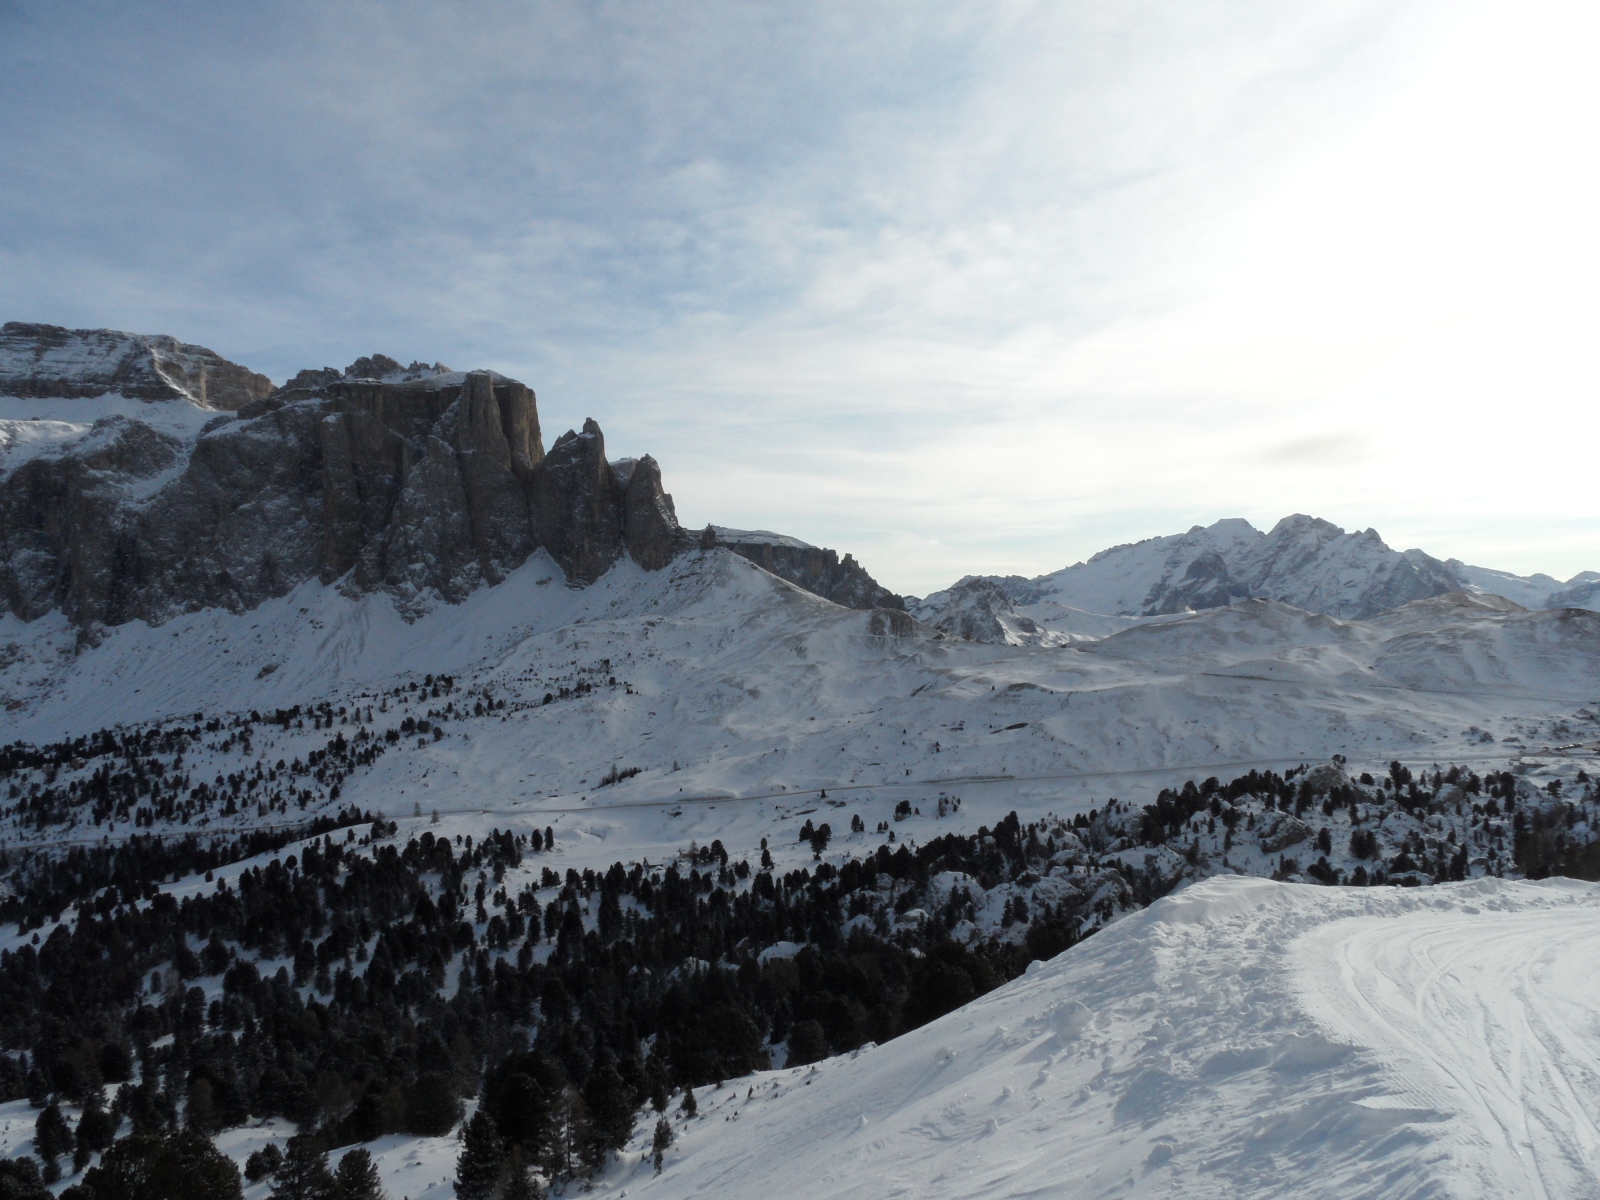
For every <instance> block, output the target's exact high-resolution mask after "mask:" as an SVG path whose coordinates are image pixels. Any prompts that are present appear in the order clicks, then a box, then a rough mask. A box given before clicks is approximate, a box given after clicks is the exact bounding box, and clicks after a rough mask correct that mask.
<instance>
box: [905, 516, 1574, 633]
mask: <svg viewBox="0 0 1600 1200" xmlns="http://www.w3.org/2000/svg"><path fill="white" fill-rule="evenodd" d="M1450 592H1473V593H1484V594H1491V595H1499V596H1505V597H1506V598H1508V599H1511V600H1514V601H1516V602H1517V603H1518V604H1520V605H1522V606H1523V607H1525V608H1565V607H1573V608H1583V607H1593V606H1596V605H1597V604H1600V575H1597V574H1596V573H1595V572H1592V571H1586V572H1583V573H1582V574H1580V575H1576V576H1574V577H1573V578H1572V579H1571V580H1569V581H1568V582H1567V583H1566V584H1565V585H1563V584H1562V583H1560V582H1559V581H1558V580H1556V579H1554V578H1552V577H1551V576H1548V575H1535V576H1528V577H1524V576H1518V575H1512V574H1510V573H1509V572H1505V571H1493V570H1489V569H1487V568H1483V567H1471V566H1467V565H1465V564H1464V563H1462V562H1460V561H1459V560H1456V559H1451V560H1448V561H1444V562H1441V561H1440V560H1439V559H1436V558H1434V557H1432V556H1431V555H1428V554H1425V553H1423V552H1422V551H1421V550H1405V551H1397V550H1393V549H1391V548H1390V547H1389V546H1387V545H1386V544H1385V543H1384V541H1383V539H1382V538H1381V537H1379V536H1378V532H1377V531H1376V530H1374V529H1367V530H1363V531H1361V532H1357V533H1346V532H1345V531H1344V530H1343V529H1340V528H1339V527H1338V526H1337V525H1333V524H1331V523H1330V522H1327V521H1322V520H1319V519H1317V518H1315V517H1307V516H1303V515H1298V514H1297V515H1295V516H1290V517H1285V518H1284V519H1283V520H1281V521H1279V522H1278V523H1277V524H1276V525H1274V526H1273V527H1272V529H1271V531H1270V532H1267V533H1262V532H1261V531H1260V530H1258V529H1256V528H1255V527H1254V526H1252V525H1251V524H1250V523H1249V522H1248V521H1244V520H1242V519H1239V518H1232V519H1228V520H1222V521H1218V522H1216V523H1215V524H1213V525H1210V526H1204V527H1202V526H1199V525H1197V526H1195V527H1194V528H1193V529H1191V530H1189V531H1188V532H1187V533H1182V534H1174V535H1171V536H1169V537H1158V538H1149V539H1147V540H1145V541H1142V542H1136V543H1133V544H1130V545H1124V546H1113V547H1112V548H1111V549H1109V550H1102V551H1101V552H1100V553H1099V554H1096V555H1095V556H1094V557H1093V558H1091V559H1089V561H1087V562H1081V563H1077V564H1075V565H1073V566H1070V567H1066V568H1064V569H1063V570H1060V571H1055V572H1053V573H1051V574H1049V575H1040V576H1038V577H1036V578H1033V579H1024V578H1022V577H1020V576H1015V575H1013V576H967V577H966V578H964V579H962V580H961V581H960V582H958V583H957V584H955V585H954V586H953V587H951V588H949V589H947V590H945V591H942V592H935V593H933V594H931V595H929V596H927V597H924V598H921V599H918V598H916V597H911V598H908V600H907V609H908V611H910V612H911V613H912V614H913V615H914V616H916V617H917V618H918V619H919V620H921V621H924V622H926V623H928V624H930V625H932V626H934V627H935V628H938V629H943V630H946V631H947V632H950V633H952V634H954V635H956V636H960V637H966V638H969V639H972V640H978V641H990V642H997V643H1006V644H1010V645H1024V644H1034V643H1038V644H1049V643H1050V642H1051V641H1052V640H1057V641H1059V640H1068V639H1070V638H1071V637H1073V636H1075V635H1078V634H1081V633H1083V632H1089V631H1093V630H1095V626H1096V622H1095V621H1093V620H1092V619H1090V618H1091V617H1092V616H1100V617H1120V618H1153V617H1162V616H1170V615H1172V614H1175V613H1182V612H1190V611H1195V610H1200V609H1206V608H1216V607H1220V606H1222V605H1227V604H1233V603H1236V602H1237V601H1239V600H1241V599H1245V598H1259V599H1270V600H1278V601H1282V602H1283V603H1285V604H1292V605H1294V606H1295V607H1296V608H1302V609H1305V610H1306V611H1307V612H1314V613H1324V614H1326V615H1328V616H1336V617H1344V618H1347V619H1357V620H1360V619H1364V618H1367V617H1372V616H1375V615H1377V614H1378V613H1380V612H1384V611H1386V610H1388V609H1392V608H1398V607H1399V606H1401V605H1403V604H1407V603H1409V602H1411V601H1413V600H1423V599H1428V598H1430V597H1434V596H1441V595H1445V594H1447V593H1450Z"/></svg>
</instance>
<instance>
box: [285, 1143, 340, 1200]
mask: <svg viewBox="0 0 1600 1200" xmlns="http://www.w3.org/2000/svg"><path fill="white" fill-rule="evenodd" d="M272 1179H273V1182H272V1200H334V1198H335V1195H336V1193H335V1192H334V1183H333V1173H332V1172H331V1171H329V1170H328V1156H327V1154H325V1153H324V1152H323V1151H322V1150H321V1149H320V1148H319V1147H318V1145H317V1143H316V1142H315V1141H314V1140H313V1139H311V1138H309V1137H306V1136H305V1135H303V1134H302V1135H301V1136H299V1137H292V1138H290V1139H289V1152H288V1153H287V1154H285V1155H284V1156H283V1162H282V1163H281V1164H280V1165H279V1167H278V1169H277V1171H276V1172H275V1173H274V1174H273V1177H272Z"/></svg>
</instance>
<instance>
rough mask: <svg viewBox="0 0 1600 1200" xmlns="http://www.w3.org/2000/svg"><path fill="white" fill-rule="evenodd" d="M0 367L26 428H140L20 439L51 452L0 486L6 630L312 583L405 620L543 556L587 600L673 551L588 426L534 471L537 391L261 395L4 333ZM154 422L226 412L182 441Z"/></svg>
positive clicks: (206, 361) (126, 349)
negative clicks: (63, 408) (633, 566)
mask: <svg viewBox="0 0 1600 1200" xmlns="http://www.w3.org/2000/svg"><path fill="white" fill-rule="evenodd" d="M0 351H3V352H0V393H4V394H8V395H11V396H14V397H25V398H27V399H29V400H30V401H32V402H33V403H32V410H33V411H35V412H48V411H49V402H50V401H51V400H52V399H55V400H58V401H64V400H74V401H75V403H76V405H77V407H76V408H75V409H74V412H75V413H76V414H77V415H80V416H81V415H82V403H83V402H82V399H81V398H84V397H90V396H104V397H105V398H106V399H108V400H110V399H112V398H114V397H116V396H119V395H120V396H121V397H124V398H127V397H136V398H138V399H141V400H147V401H149V402H150V405H151V409H152V413H151V416H150V418H148V419H145V418H143V416H142V414H141V415H136V416H129V415H127V414H126V413H125V412H120V411H119V412H114V413H112V414H111V415H106V416H100V417H98V418H96V419H94V420H92V423H87V424H86V423H83V422H81V421H80V422H79V423H77V424H73V423H72V422H70V421H67V422H59V421H57V422H48V421H46V420H45V419H44V418H41V417H37V416H35V417H34V418H33V420H34V421H36V422H39V423H41V424H50V425H51V426H52V428H53V429H54V430H55V431H56V434H57V436H56V438H55V441H54V442H53V443H51V444H49V445H48V446H46V447H45V448H44V449H42V450H41V449H38V448H37V446H35V452H34V453H32V454H31V456H29V455H27V454H20V455H19V454H14V455H12V456H11V457H12V462H11V463H9V464H7V465H9V466H12V469H11V470H9V471H7V472H6V473H5V474H4V475H3V476H0V596H3V599H4V604H5V607H6V609H8V610H10V611H12V612H15V613H16V614H17V615H18V616H20V617H22V618H24V619H28V620H31V619H34V618H36V617H39V616H42V615H44V614H45V613H47V612H50V611H51V610H53V609H60V610H61V611H62V612H64V613H65V614H66V615H67V616H68V617H69V618H70V619H71V620H72V621H74V622H75V623H77V624H78V625H80V626H87V627H93V626H95V625H117V624H121V623H123V622H126V621H130V620H134V619H143V620H146V621H150V622H152V623H160V622H162V621H164V620H166V619H167V618H169V617H171V616H173V615H175V614H177V613H180V612H184V611H194V610H197V609H200V608H205V607H220V608H225V609H229V610H231V611H235V612H238V611H243V610H246V609H250V608H254V607H255V606H256V605H259V604H260V603H261V602H262V601H264V600H267V599H269V598H271V597H275V596H281V595H284V594H285V593H287V592H289V591H290V590H292V589H293V588H294V587H296V586H297V585H299V584H300V583H302V582H304V581H306V580H308V579H313V578H315V579H320V580H321V581H322V582H324V583H333V582H335V581H342V586H343V587H345V588H346V589H348V590H351V591H354V592H374V591H379V590H382V591H386V592H388V593H390V594H391V595H392V596H393V597H394V598H395V600H396V602H397V604H398V605H399V607H400V608H401V610H402V612H405V613H407V614H412V615H414V614H415V613H417V612H420V611H422V610H424V609H426V608H427V607H429V606H430V605H431V604H433V603H435V602H436V601H437V600H440V599H443V600H446V601H456V600H459V599H461V598H462V597H463V596H465V595H466V594H467V593H468V592H470V591H472V590H473V589H474V588H476V587H478V586H480V585H483V584H492V583H496V582H498V581H499V580H501V579H502V578H504V576H505V574H506V573H507V572H508V571H510V570H512V569H514V568H515V567H517V566H518V565H519V564H521V563H522V562H523V561H525V560H526V559H527V558H528V556H529V555H530V554H532V553H533V552H534V551H535V550H536V549H539V548H543V549H544V550H546V551H548V552H549V554H550V555H551V556H552V557H553V558H554V559H555V560H556V562H557V563H559V564H560V566H561V567H562V569H563V570H564V571H565V572H566V574H567V576H568V578H569V580H572V581H576V582H590V581H593V580H594V579H596V578H598V577H599V576H600V575H601V574H603V573H604V572H605V571H606V570H607V569H608V568H609V567H610V566H611V564H612V563H613V562H615V561H616V560H617V559H618V558H619V557H621V556H623V555H624V554H626V555H628V556H630V557H632V558H633V559H634V560H635V561H636V562H638V563H639V564H640V565H641V566H644V567H645V568H647V569H657V568H659V567H661V566H663V565H665V564H666V562H667V561H668V560H670V558H671V557H672V555H673V554H674V553H675V552H676V550H677V549H678V548H680V546H682V545H684V544H687V543H688V541H689V539H688V538H687V536H686V535H684V534H683V533H682V531H681V530H680V529H679V527H678V522H677V518H676V516H675V515H674V511H673V506H672V499H671V497H670V496H668V495H667V494H666V493H665V492H664V491H663V490H662V487H661V473H660V470H659V468H658V467H657V466H656V463H655V461H654V460H653V459H651V458H650V457H648V456H646V457H644V458H642V459H639V460H637V461H633V460H629V461H626V462H622V463H618V464H612V463H610V462H608V461H607V459H606V454H605V438H604V435H603V434H602V433H601V430H600V427H599V426H598V425H597V424H595V422H594V421H592V420H590V421H587V422H585V423H584V427H583V429H582V431H581V432H575V431H568V432H567V433H565V434H563V435H562V436H561V437H560V438H558V439H557V440H556V442H555V444H554V445H553V446H551V447H550V450H549V452H548V453H546V451H545V448H544V445H543V442H542V439H541V437H540V431H539V417H538V410H537V406H536V403H535V398H534V394H533V392H532V391H531V390H530V389H528V388H527V387H525V386H524V385H523V384H521V383H519V382H517V381H516V380H514V379H507V378H505V377H503V376H500V375H497V374H495V373H493V372H490V371H472V372H452V371H449V370H447V369H445V368H443V367H442V366H439V365H435V366H433V367H426V366H424V365H422V364H420V363H413V364H412V366H411V367H410V368H401V366H400V364H399V363H398V362H396V361H395V360H393V359H389V358H386V357H384V356H381V355H380V356H375V357H373V358H370V359H361V360H358V361H357V362H356V363H354V364H352V365H351V367H350V368H348V369H347V370H345V371H343V372H340V371H336V370H333V369H331V368H328V369H323V370H320V371H302V372H301V373H300V374H299V375H297V376H296V377H295V378H294V379H292V380H290V381H289V383H287V384H286V385H285V386H283V387H281V388H278V389H276V390H272V389H271V388H270V384H269V381H267V380H266V379H265V378H264V377H262V376H259V375H254V374H252V373H251V372H248V371H246V370H245V369H244V368H242V367H237V366H235V365H234V364H231V363H227V362H225V361H224V360H222V359H220V358H218V357H217V356H216V355H214V354H212V353H211V352H210V351H208V350H202V349H199V348H197V347H190V346H183V345H181V344H180V343H177V342H175V341H173V340H172V339H170V338H154V337H143V336H137V335H128V334H118V333H112V332H109V331H104V330H92V331H66V330H59V329H55V328H54V327H49V326H26V325H16V324H11V325H7V326H6V327H5V340H4V342H3V344H0ZM168 406H182V407H183V408H185V409H187V411H189V412H193V410H194V407H195V406H198V407H200V408H201V409H213V408H227V409H229V410H230V411H228V412H218V414H217V415H216V416H215V417H214V418H212V419H211V420H210V421H208V422H206V423H205V424H204V425H203V426H201V427H200V428H198V429H197V430H192V432H188V433H186V432H185V430H184V427H183V423H182V421H174V420H172V419H169V418H170V414H158V413H156V412H155V410H157V409H161V408H166V407H168ZM89 415H90V416H91V417H93V416H94V415H95V414H94V413H93V411H91V412H90V413H89ZM25 423H28V422H11V424H25ZM191 429H192V426H191ZM18 458H20V459H21V461H20V462H18V461H17V459H18Z"/></svg>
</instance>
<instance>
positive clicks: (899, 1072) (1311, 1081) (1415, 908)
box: [599, 876, 1600, 1200]
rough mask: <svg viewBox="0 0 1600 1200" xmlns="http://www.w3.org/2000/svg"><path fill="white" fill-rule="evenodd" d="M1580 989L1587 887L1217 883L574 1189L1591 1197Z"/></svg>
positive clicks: (1596, 1147)
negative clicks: (663, 1152) (653, 1156)
mask: <svg viewBox="0 0 1600 1200" xmlns="http://www.w3.org/2000/svg"><path fill="white" fill-rule="evenodd" d="M1597 988H1600V887H1597V886H1595V885H1592V884H1583V883H1575V882H1572V881H1565V880H1563V881H1548V882H1543V883H1522V882H1509V881H1504V880H1479V881H1476V882H1471V883H1463V884H1448V885H1443V886H1440V887H1434V888H1426V889H1415V890H1412V889H1406V890H1399V889H1389V888H1374V889H1359V888H1317V887H1309V886H1304V885H1294V884H1279V883H1272V882H1269V881H1265V880H1254V879H1242V878H1238V877H1235V876H1221V877H1218V878H1214V879H1210V880H1207V881H1204V882H1201V883H1197V884H1194V885H1192V886H1191V887H1189V888H1187V889H1185V890H1184V891H1181V892H1178V893H1176V894H1174V895H1173V896H1170V897H1168V898H1167V899H1165V900H1161V901H1158V902H1157V903H1156V904H1155V905H1153V906H1152V907H1151V908H1149V909H1147V910H1145V911H1144V912H1142V913H1139V914H1137V915H1135V916H1132V917H1130V918H1128V919H1127V920H1125V921H1123V922H1121V923H1120V924H1118V925H1116V926H1113V927H1112V928H1111V929H1110V930H1108V931H1106V932H1104V933H1102V934H1099V935H1097V936H1096V937H1094V938H1092V939H1090V940H1089V941H1087V942H1085V943H1083V944H1082V945H1080V946H1077V947H1075V948H1073V949H1072V950H1069V951H1067V952H1066V953H1065V954H1063V955H1061V956H1060V957H1059V958H1057V959H1055V960H1053V961H1052V962H1050V963H1048V964H1043V965H1041V966H1038V967H1036V968H1035V969H1033V970H1032V971H1031V972H1030V973H1029V974H1028V975H1027V976H1025V977H1023V978H1021V979H1018V980H1015V981H1014V982H1012V983H1011V984H1008V985H1006V986H1005V987H1002V988H1000V989H999V990H997V991H995V992H992V993H990V994H989V995H987V996H984V997H982V998H980V999H978V1000H976V1001H974V1002H973V1003H972V1004H969V1005H968V1006H967V1007H966V1008H964V1009H960V1010H958V1011H956V1012H954V1013H951V1014H950V1015H949V1016H947V1017H944V1018H942V1019H941V1020H939V1021H936V1022H934V1023H933V1024H931V1025H927V1026H924V1027H923V1028H921V1029H918V1030H916V1031H914V1032H912V1033H909V1034H906V1035H904V1036H902V1037H900V1038H897V1039H896V1040H895V1041H893V1042H891V1043H888V1044H887V1045H884V1046H878V1047H872V1048H868V1049H865V1050H863V1051H861V1052H859V1053H857V1054H855V1055H851V1056H848V1057H844V1058H839V1059H833V1060H829V1061H826V1062H824V1063H821V1064H818V1066H817V1067H816V1068H815V1069H812V1068H799V1069H795V1070H788V1071H775V1072H769V1073H766V1074H764V1075H761V1076H758V1077H756V1078H755V1079H754V1080H740V1081H737V1082H736V1083H735V1084H732V1085H730V1086H727V1087H724V1088H723V1089H722V1090H720V1091H716V1090H714V1089H712V1088H705V1089H702V1090H701V1092H700V1093H697V1098H698V1099H699V1104H700V1113H701V1116H700V1117H699V1118H697V1119H695V1120H692V1121H689V1122H687V1123H686V1124H685V1123H684V1122H683V1120H682V1118H681V1116H680V1117H678V1118H677V1122H678V1124H679V1128H680V1130H681V1132H680V1137H679V1141H678V1143H677V1145H675V1146H674V1147H673V1149H672V1150H671V1151H670V1152H669V1154H668V1156H667V1167H666V1170H665V1171H664V1172H663V1173H662V1174H661V1175H660V1176H652V1174H651V1170H650V1167H649V1166H648V1165H646V1164H643V1163H641V1162H640V1154H641V1153H642V1150H643V1145H642V1141H641V1140H640V1139H642V1138H644V1137H646V1136H648V1133H649V1128H648V1123H642V1124H641V1125H640V1128H639V1131H638V1133H639V1138H636V1145H635V1146H634V1147H630V1151H631V1161H630V1156H625V1158H624V1161H623V1162H622V1163H620V1164H618V1165H616V1166H614V1167H613V1168H612V1169H611V1171H610V1172H609V1173H608V1174H607V1176H606V1177H605V1178H604V1179H603V1180H602V1187H601V1191H600V1193H599V1194H602V1195H607V1196H614V1195H617V1194H619V1193H620V1192H622V1191H626V1192H627V1194H628V1195H629V1196H637V1197H662V1198H663V1200H666V1198H668V1197H689V1196H717V1197H719V1198H724V1197H725V1198H727V1200H737V1198H739V1197H763V1198H766V1197H773V1196H807V1197H813V1198H817V1200H821V1198H824V1197H828V1198H832V1197H841V1198H842V1197H852V1198H854V1197H861V1198H863V1200H865V1198H867V1197H873V1198H879V1197H894V1196H905V1197H918V1198H927V1200H936V1198H939V1197H950V1198H952V1200H953V1198H956V1197H961V1198H966V1197H1012V1196H1052V1197H1056V1196H1060V1197H1086V1198H1087V1197H1101V1196H1131V1197H1168V1196H1172V1197H1177V1196H1181V1197H1186V1198H1193V1197H1218V1198H1219V1200H1220V1198H1227V1200H1236V1198H1246V1197H1277V1196H1307V1197H1330V1198H1332V1197H1340V1198H1347V1197H1355V1196H1360V1197H1373V1198H1379V1197H1414V1196H1441V1197H1442V1196H1449V1197H1462V1198H1464V1200H1465V1198H1477V1197H1484V1198H1485V1200H1487V1198H1490V1197H1509V1196H1519V1197H1541V1198H1543V1197H1577V1196H1593V1195H1596V1194H1600V1133H1597V1130H1596V1128H1595V1123H1594V1114H1595V1113H1596V1112H1597V1111H1600V1065H1597V1062H1596V1052H1595V1035H1596V1033H1597V1032H1600V1030H1597V1023H1600V1018H1597V1015H1596V1011H1595V1008H1594V1003H1593V997H1594V996H1595V995H1596V994H1597ZM752 1087H753V1089H754V1095H753V1096H751V1095H750V1094H749V1093H750V1089H751V1088H752Z"/></svg>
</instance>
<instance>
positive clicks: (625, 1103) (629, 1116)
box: [583, 1061, 633, 1169]
mask: <svg viewBox="0 0 1600 1200" xmlns="http://www.w3.org/2000/svg"><path fill="white" fill-rule="evenodd" d="M583 1101H584V1104H585V1106H586V1107H587V1108H588V1110H589V1140H588V1144H587V1145H585V1147H584V1155H583V1157H584V1163H585V1165H586V1166H588V1167H590V1168H591V1169H594V1168H598V1167H600V1166H601V1165H603V1164H604V1163H605V1161H606V1156H607V1155H609V1154H610V1153H611V1152H612V1151H613V1150H620V1149H622V1147H623V1146H625V1145H627V1142H628V1135H629V1134H631V1133H632V1132H633V1094H632V1092H631V1091H630V1090H629V1088H628V1085H627V1084H625V1083H623V1082H622V1076H621V1075H619V1074H618V1073H617V1068H616V1067H615V1066H613V1065H612V1064H611V1062H609V1061H603V1062H601V1064H600V1065H599V1066H597V1067H595V1069H594V1070H593V1071H591V1072H590V1073H589V1079H588V1082H586V1083H585V1084H584V1086H583Z"/></svg>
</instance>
